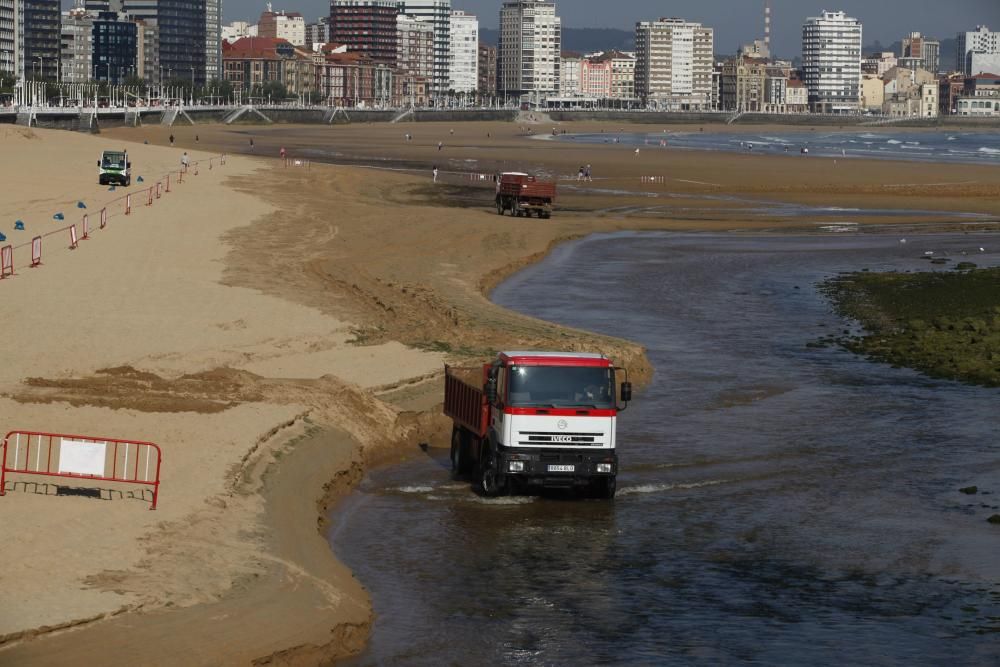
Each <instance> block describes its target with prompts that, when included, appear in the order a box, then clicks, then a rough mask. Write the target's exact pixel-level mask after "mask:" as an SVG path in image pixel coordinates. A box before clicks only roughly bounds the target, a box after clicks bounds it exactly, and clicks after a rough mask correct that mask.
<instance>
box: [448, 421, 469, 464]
mask: <svg viewBox="0 0 1000 667" xmlns="http://www.w3.org/2000/svg"><path fill="white" fill-rule="evenodd" d="M468 472H469V449H468V444H467V438H466V437H465V435H464V434H463V433H462V429H460V428H458V427H457V426H456V427H455V428H453V429H452V430H451V474H452V475H453V476H454V477H460V476H462V475H465V474H466V473H468Z"/></svg>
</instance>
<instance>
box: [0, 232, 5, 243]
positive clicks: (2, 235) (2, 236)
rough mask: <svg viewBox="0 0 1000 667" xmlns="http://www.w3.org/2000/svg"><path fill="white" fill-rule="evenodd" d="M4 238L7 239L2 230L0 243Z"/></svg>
mask: <svg viewBox="0 0 1000 667" xmlns="http://www.w3.org/2000/svg"><path fill="white" fill-rule="evenodd" d="M6 240H7V235H6V234H4V233H3V232H0V243H3V242H4V241H6Z"/></svg>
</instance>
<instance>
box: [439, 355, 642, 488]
mask: <svg viewBox="0 0 1000 667" xmlns="http://www.w3.org/2000/svg"><path fill="white" fill-rule="evenodd" d="M617 372H623V373H624V376H625V378H626V380H625V381H624V382H622V383H621V386H620V387H616V386H615V376H616V373H617ZM616 389H618V391H617V392H616ZM631 399H632V385H631V383H629V382H628V372H627V371H625V370H624V369H621V368H616V367H615V366H614V365H613V364H612V363H611V360H610V359H608V358H607V357H605V356H604V355H601V354H587V353H577V352H501V353H500V354H498V355H497V358H496V359H495V360H494V361H493V363H490V364H485V365H484V366H483V367H482V369H478V368H476V369H464V372H463V369H454V368H450V367H447V366H446V367H445V389H444V413H445V415H447V416H448V417H451V419H452V422H453V427H452V432H451V464H452V470H453V472H454V473H455V474H456V475H474V477H475V479H476V480H477V481H478V483H479V486H480V488H481V490H482V492H483V495H486V496H497V495H501V494H504V493H507V492H509V491H518V490H527V489H530V488H577V489H584V490H589V491H590V492H591V493H592V494H593V495H596V496H598V497H602V498H613V497H614V495H615V490H616V488H617V482H616V479H617V474H618V454H617V451H616V449H615V437H616V430H617V429H616V422H617V416H618V413H619V412H620V411H621V410H624V409H625V407H627V405H628V402H629V401H630V400H631ZM619 401H620V402H621V404H622V405H619Z"/></svg>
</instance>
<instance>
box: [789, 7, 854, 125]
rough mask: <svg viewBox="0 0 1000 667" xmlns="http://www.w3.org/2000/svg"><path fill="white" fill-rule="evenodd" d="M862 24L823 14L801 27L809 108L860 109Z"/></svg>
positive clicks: (831, 110) (842, 15)
mask: <svg viewBox="0 0 1000 667" xmlns="http://www.w3.org/2000/svg"><path fill="white" fill-rule="evenodd" d="M861 39H862V36H861V22H860V21H858V20H857V19H855V18H851V17H850V16H847V15H846V14H845V13H844V12H827V11H824V12H823V15H822V16H814V17H811V18H808V19H806V22H805V24H803V26H802V78H803V81H804V82H805V84H806V88H808V89H809V108H810V109H811V110H812V111H813V112H817V113H854V112H856V111H857V110H858V109H859V108H860V106H861Z"/></svg>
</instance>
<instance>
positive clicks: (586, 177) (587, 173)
mask: <svg viewBox="0 0 1000 667" xmlns="http://www.w3.org/2000/svg"><path fill="white" fill-rule="evenodd" d="M583 178H584V180H587V181H592V180H594V179H592V178H591V177H590V165H589V164H588V165H587V166H586V167H584V169H583Z"/></svg>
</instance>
